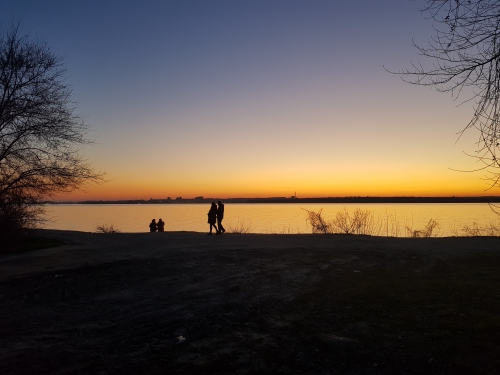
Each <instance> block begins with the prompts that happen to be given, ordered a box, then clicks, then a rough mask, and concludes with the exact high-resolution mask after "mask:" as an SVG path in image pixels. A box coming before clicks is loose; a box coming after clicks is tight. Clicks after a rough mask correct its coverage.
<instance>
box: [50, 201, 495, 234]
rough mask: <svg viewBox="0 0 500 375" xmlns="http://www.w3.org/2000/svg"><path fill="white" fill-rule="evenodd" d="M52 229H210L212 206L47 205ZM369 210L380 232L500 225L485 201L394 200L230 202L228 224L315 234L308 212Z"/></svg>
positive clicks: (454, 230)
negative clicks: (155, 224)
mask: <svg viewBox="0 0 500 375" xmlns="http://www.w3.org/2000/svg"><path fill="white" fill-rule="evenodd" d="M45 208H46V218H47V222H46V223H45V225H44V227H45V228H47V229H64V230H77V231H85V232H95V231H96V227H97V226H98V225H102V224H104V225H110V224H113V226H114V227H115V228H117V229H118V230H119V231H120V232H147V231H148V230H149V228H148V225H149V223H150V222H151V220H152V219H153V218H154V219H156V220H157V221H158V219H159V218H162V219H163V221H164V222H165V224H166V225H165V230H166V231H195V232H208V229H209V225H208V224H207V212H208V210H209V208H210V205H208V204H102V205H101V204H97V205H84V204H57V205H46V206H45ZM357 209H359V210H362V211H363V212H369V214H370V217H371V221H372V225H374V226H376V228H377V233H376V234H378V235H389V236H397V237H406V236H408V233H409V231H408V229H411V230H421V229H423V228H424V227H425V226H426V225H427V223H428V222H429V220H431V219H432V220H435V221H436V222H437V223H438V224H439V227H438V228H435V229H434V232H433V235H438V236H451V235H456V234H457V233H460V231H461V229H462V228H463V227H464V226H469V227H471V226H473V225H474V223H475V224H476V225H477V226H479V227H486V226H489V225H490V224H493V225H496V226H497V227H498V226H499V225H500V220H499V216H498V215H496V214H495V213H494V212H493V211H492V210H491V209H490V207H489V206H488V204H484V203H465V204H464V203H460V204H454V203H443V204H435V203H432V204H424V203H413V204H406V203H392V204H380V203H373V204H356V203H352V204H337V203H325V204H320V203H318V204H316V203H314V204H286V203H276V204H274V203H260V204H259V203H256V204H251V203H250V204H226V205H225V215H224V221H223V224H224V226H225V228H226V230H228V231H230V230H233V231H235V230H243V231H244V232H250V233H285V234H295V233H311V232H312V227H311V225H310V224H309V223H308V222H307V220H306V219H307V217H308V215H307V211H306V210H309V211H314V212H318V211H319V210H322V215H323V217H324V218H325V219H327V220H331V219H333V218H334V217H335V216H336V215H337V213H339V212H340V213H341V214H344V215H345V213H346V212H347V213H349V215H351V216H352V214H353V213H354V211H355V210H357Z"/></svg>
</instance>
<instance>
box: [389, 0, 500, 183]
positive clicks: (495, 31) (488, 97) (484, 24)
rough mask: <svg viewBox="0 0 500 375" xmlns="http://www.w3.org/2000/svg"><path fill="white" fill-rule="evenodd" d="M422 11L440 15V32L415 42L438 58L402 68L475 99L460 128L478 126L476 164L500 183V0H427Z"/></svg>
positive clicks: (420, 81)
mask: <svg viewBox="0 0 500 375" xmlns="http://www.w3.org/2000/svg"><path fill="white" fill-rule="evenodd" d="M421 11H422V12H423V13H424V14H426V16H427V17H429V18H430V19H431V20H433V21H434V27H435V34H434V36H433V37H432V39H431V41H430V42H429V44H428V45H427V46H426V47H422V46H419V45H416V44H415V47H416V48H417V49H418V51H419V54H420V55H421V56H423V57H425V58H430V59H431V60H432V61H433V64H432V65H431V66H430V67H425V66H423V65H422V64H412V65H413V68H412V69H407V70H404V71H401V72H397V74H401V75H402V77H403V80H405V81H407V82H410V83H412V84H416V85H427V86H434V87H435V88H436V89H437V90H438V91H440V92H449V93H451V94H452V95H453V97H454V98H459V97H462V99H463V101H462V103H464V102H469V101H472V102H473V103H474V113H473V116H472V119H471V120H470V121H469V123H468V124H467V125H466V126H465V127H464V128H463V129H462V131H461V133H460V134H462V133H463V132H464V131H466V130H467V129H471V128H474V129H477V130H478V140H477V150H476V152H475V154H473V155H470V156H472V157H474V158H476V159H477V161H478V162H480V167H479V168H477V169H476V170H483V171H486V178H487V180H489V182H490V183H491V186H490V187H494V186H497V187H500V163H499V160H498V154H499V151H500V149H499V143H500V127H499V116H500V105H499V99H500V1H498V0H426V6H425V7H424V8H423V9H421Z"/></svg>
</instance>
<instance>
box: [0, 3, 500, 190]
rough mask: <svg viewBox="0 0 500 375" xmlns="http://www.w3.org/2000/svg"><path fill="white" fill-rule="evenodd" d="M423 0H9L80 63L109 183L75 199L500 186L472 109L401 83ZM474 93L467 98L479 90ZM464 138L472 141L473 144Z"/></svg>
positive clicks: (16, 12) (422, 39)
mask: <svg viewBox="0 0 500 375" xmlns="http://www.w3.org/2000/svg"><path fill="white" fill-rule="evenodd" d="M423 5H424V1H422V0H421V1H410V0H398V1H396V0H390V1H389V0H377V1H373V0H307V1H306V0H301V1H296V0H223V1H220V0H214V1H212V0H198V1H191V0H156V1H151V0H142V1H128V0H85V1H84V0H81V1H63V0H57V1H56V0H44V1H39V0H2V1H1V2H0V21H1V22H2V24H3V26H4V27H5V26H6V25H9V24H10V23H11V22H12V21H13V20H14V21H19V22H20V23H21V29H22V31H23V32H25V33H30V35H31V36H32V37H34V38H40V39H43V40H45V41H46V42H47V43H48V45H49V46H50V47H51V48H52V49H53V51H54V52H55V53H56V54H58V55H60V56H61V57H62V58H63V59H64V64H65V67H66V68H67V82H68V83H69V84H70V85H71V86H72V88H73V94H74V99H75V101H76V102H77V103H78V104H77V111H76V112H77V113H78V114H80V115H82V116H84V117H85V119H86V121H87V122H88V124H89V125H91V127H92V133H91V136H92V137H94V138H96V144H95V145H92V146H89V147H85V148H84V149H83V150H82V152H83V153H84V154H85V156H86V158H87V159H88V160H89V161H91V162H92V164H93V165H94V166H95V168H96V169H97V170H100V171H105V172H106V173H107V174H106V178H107V179H108V182H106V183H104V184H102V185H99V186H88V187H87V188H86V191H85V192H75V193H73V194H70V195H65V196H59V197H57V199H59V200H87V199H149V198H166V197H172V198H175V197H178V196H182V197H184V198H190V197H194V196H205V197H221V198H224V197H274V196H291V195H294V193H295V192H297V195H298V196H299V197H325V196H367V195H369V196H408V195H420V196H430V195H432V196H434V195H438V196H439V195H446V196H448V195H457V196H460V195H498V193H499V190H498V188H497V189H492V190H489V191H485V189H487V188H488V187H489V185H488V184H487V182H486V181H484V180H482V177H483V176H484V173H482V172H480V173H460V172H456V171H453V170H452V169H458V170H468V169H474V168H476V167H478V165H477V164H476V162H475V161H474V160H473V159H472V158H470V157H467V156H466V155H465V154H464V152H465V153H470V154H473V153H474V151H475V150H476V148H475V141H476V139H477V138H478V134H477V133H475V132H474V131H469V132H467V133H465V135H463V136H462V137H461V138H460V139H459V140H458V132H459V131H460V130H462V129H463V128H464V127H465V126H466V125H467V123H468V121H469V119H470V118H471V116H472V104H471V103H467V104H464V105H462V106H460V107H458V104H460V102H461V101H454V100H453V98H452V97H451V96H450V95H449V94H440V93H438V92H436V91H435V90H434V89H432V88H428V87H417V86H413V85H410V84H407V83H404V82H402V81H401V79H400V78H399V77H398V76H397V75H392V74H389V73H388V72H386V71H385V70H384V66H385V67H386V68H387V69H389V70H394V71H397V70H401V69H404V68H409V67H410V66H411V61H414V62H419V61H422V62H424V63H425V61H424V60H422V59H421V58H419V56H418V55H417V51H416V49H415V48H414V47H413V46H412V39H413V40H414V41H415V42H416V43H417V44H422V45H423V44H425V43H427V41H428V40H429V39H430V37H431V36H432V35H433V30H432V23H431V22H430V21H428V20H426V19H425V17H424V16H423V15H422V14H421V13H420V12H419V11H418V8H419V7H421V6H423ZM464 99H465V97H464ZM457 140H458V141H457Z"/></svg>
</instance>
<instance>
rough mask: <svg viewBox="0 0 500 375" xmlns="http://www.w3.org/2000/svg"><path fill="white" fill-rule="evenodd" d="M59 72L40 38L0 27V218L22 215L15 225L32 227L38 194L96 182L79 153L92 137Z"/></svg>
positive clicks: (58, 64) (99, 177) (57, 61)
mask: <svg viewBox="0 0 500 375" xmlns="http://www.w3.org/2000/svg"><path fill="white" fill-rule="evenodd" d="M64 73H65V70H64V68H63V65H62V61H61V59H60V58H58V57H57V56H56V55H55V54H54V53H53V52H52V51H51V50H50V49H49V48H48V46H47V45H46V43H44V42H40V41H34V40H31V39H30V38H29V36H27V35H24V36H23V35H20V32H19V27H18V26H12V27H10V29H8V30H4V31H2V32H1V34H0V205H1V206H2V207H3V208H4V209H0V215H4V216H5V217H3V218H0V222H3V221H5V220H7V221H8V217H7V216H8V213H9V212H10V213H11V214H12V213H13V212H15V213H16V215H13V216H12V215H11V216H12V217H14V216H17V217H18V218H19V216H22V217H21V218H20V219H19V220H18V219H16V220H18V221H16V222H17V223H18V224H19V223H20V224H19V225H18V224H16V225H14V226H15V227H20V228H21V227H27V226H28V227H29V226H32V225H33V224H34V223H36V222H37V220H38V219H39V218H40V213H41V211H40V210H39V209H36V208H35V207H34V206H35V205H36V204H37V203H38V202H39V201H40V200H41V199H46V198H47V197H49V196H51V195H53V194H55V193H61V192H69V191H71V190H74V189H77V188H78V187H80V186H81V185H82V184H83V183H85V182H89V181H93V182H99V181H102V174H99V173H96V172H95V171H94V170H93V169H92V167H91V166H90V164H89V163H88V162H87V161H86V160H85V159H84V158H83V157H82V155H81V154H80V152H79V147H81V146H83V145H86V144H89V143H92V141H91V140H90V139H88V138H87V133H88V126H87V125H86V124H85V122H84V121H83V119H82V118H80V117H79V116H77V115H75V114H74V103H73V102H72V100H71V89H70V88H69V87H68V86H67V85H66V84H65V83H64ZM2 220H3V221H2ZM0 231H2V229H0Z"/></svg>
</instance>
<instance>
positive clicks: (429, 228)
mask: <svg viewBox="0 0 500 375" xmlns="http://www.w3.org/2000/svg"><path fill="white" fill-rule="evenodd" d="M439 229H440V225H439V223H438V222H437V221H436V220H434V219H430V220H429V222H428V223H427V225H426V226H425V227H424V229H419V230H415V229H413V228H412V227H410V226H406V231H407V233H408V235H409V237H412V238H428V237H432V236H434V237H437V236H438V235H439Z"/></svg>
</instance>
